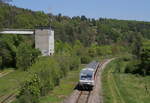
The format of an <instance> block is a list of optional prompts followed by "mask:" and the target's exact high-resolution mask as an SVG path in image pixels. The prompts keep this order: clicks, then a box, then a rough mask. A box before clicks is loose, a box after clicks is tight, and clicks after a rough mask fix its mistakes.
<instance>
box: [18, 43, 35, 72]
mask: <svg viewBox="0 0 150 103" xmlns="http://www.w3.org/2000/svg"><path fill="white" fill-rule="evenodd" d="M16 58H17V64H16V66H17V68H20V69H23V70H27V68H28V67H29V66H30V65H31V63H32V47H31V46H30V45H29V44H27V43H21V44H20V45H19V47H18V50H17V54H16Z"/></svg>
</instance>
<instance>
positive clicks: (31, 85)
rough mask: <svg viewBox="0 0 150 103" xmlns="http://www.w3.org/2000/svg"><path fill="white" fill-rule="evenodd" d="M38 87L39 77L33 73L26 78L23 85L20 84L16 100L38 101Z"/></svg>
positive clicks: (34, 102)
mask: <svg viewBox="0 0 150 103" xmlns="http://www.w3.org/2000/svg"><path fill="white" fill-rule="evenodd" d="M40 88H41V82H40V79H39V77H38V76H37V75H36V74H34V76H33V77H32V78H31V79H30V80H27V81H26V82H25V83H24V85H22V87H21V89H20V93H19V95H18V101H19V102H20V103H38V98H39V97H40Z"/></svg>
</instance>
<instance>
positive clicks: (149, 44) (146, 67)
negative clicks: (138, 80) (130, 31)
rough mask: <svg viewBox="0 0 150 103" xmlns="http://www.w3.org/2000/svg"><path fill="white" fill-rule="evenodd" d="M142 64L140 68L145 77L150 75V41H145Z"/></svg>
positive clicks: (141, 54)
mask: <svg viewBox="0 0 150 103" xmlns="http://www.w3.org/2000/svg"><path fill="white" fill-rule="evenodd" d="M140 56H141V64H140V68H141V69H142V72H143V74H144V75H146V74H150V41H145V42H144V43H143V46H142V50H141V53H140Z"/></svg>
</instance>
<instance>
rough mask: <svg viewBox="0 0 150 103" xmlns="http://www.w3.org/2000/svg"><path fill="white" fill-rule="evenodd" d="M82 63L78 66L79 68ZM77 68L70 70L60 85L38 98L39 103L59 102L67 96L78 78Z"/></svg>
mask: <svg viewBox="0 0 150 103" xmlns="http://www.w3.org/2000/svg"><path fill="white" fill-rule="evenodd" d="M82 67H83V65H81V66H80V69H81V68H82ZM80 69H79V70H74V71H70V72H69V73H68V75H67V77H65V78H63V79H62V80H61V82H60V85H59V86H57V87H55V88H54V90H52V91H50V92H49V94H48V95H47V96H44V97H42V98H40V103H59V102H62V101H63V100H64V99H65V98H66V97H68V96H69V95H70V94H71V93H72V91H73V90H74V88H75V86H76V84H77V82H78V80H79V72H80Z"/></svg>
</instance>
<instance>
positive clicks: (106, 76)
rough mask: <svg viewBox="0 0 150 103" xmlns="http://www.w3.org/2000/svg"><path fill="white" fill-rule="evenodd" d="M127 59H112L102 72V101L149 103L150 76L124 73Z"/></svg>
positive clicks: (112, 102) (108, 102) (105, 102)
mask: <svg viewBox="0 0 150 103" xmlns="http://www.w3.org/2000/svg"><path fill="white" fill-rule="evenodd" d="M127 62H128V61H125V60H124V59H117V60H114V61H112V62H111V63H110V64H108V66H107V67H106V69H105V70H104V72H103V74H102V86H103V96H104V103H149V101H150V76H147V77H141V76H138V75H132V74H125V73H123V72H124V69H125V66H126V65H127Z"/></svg>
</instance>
